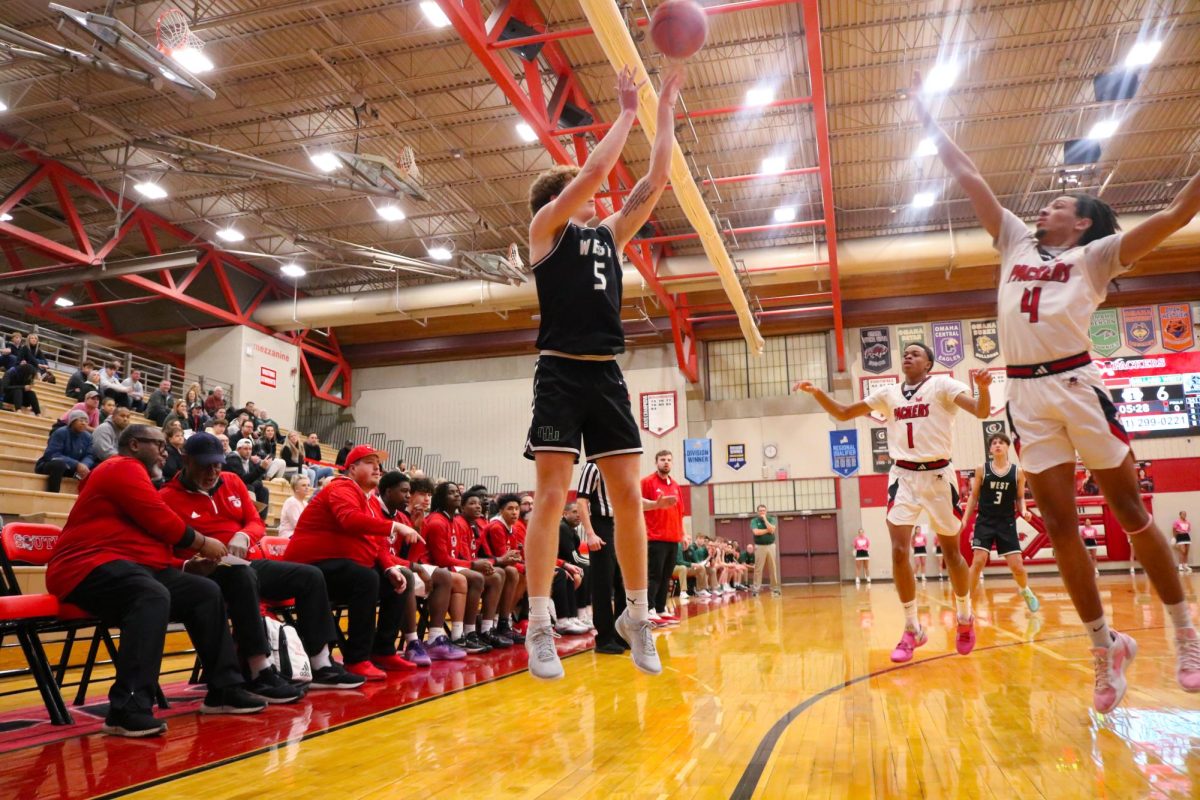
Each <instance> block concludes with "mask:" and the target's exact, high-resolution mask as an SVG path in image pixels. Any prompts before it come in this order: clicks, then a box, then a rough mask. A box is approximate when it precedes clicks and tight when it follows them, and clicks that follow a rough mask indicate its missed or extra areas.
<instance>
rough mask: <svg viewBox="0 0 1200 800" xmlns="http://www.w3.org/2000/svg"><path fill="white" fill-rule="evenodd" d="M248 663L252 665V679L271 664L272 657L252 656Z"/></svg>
mask: <svg viewBox="0 0 1200 800" xmlns="http://www.w3.org/2000/svg"><path fill="white" fill-rule="evenodd" d="M247 663H248V664H249V665H250V680H254V679H255V678H257V677H258V673H260V672H262V671H263V670H264V669H266V668H267V667H269V666H271V662H270V659H268V658H267V657H266V656H250V658H249V659H247Z"/></svg>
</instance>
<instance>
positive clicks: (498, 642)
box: [479, 629, 513, 650]
mask: <svg viewBox="0 0 1200 800" xmlns="http://www.w3.org/2000/svg"><path fill="white" fill-rule="evenodd" d="M479 638H480V639H482V640H483V641H484V642H486V643H487V644H489V645H491V648H492V649H493V650H507V649H508V648H510V647H512V646H513V640H512V639H510V638H508V637H507V636H505V635H504V634H502V633H500V632H499V631H497V630H494V629H493V630H490V631H486V632H480V634H479Z"/></svg>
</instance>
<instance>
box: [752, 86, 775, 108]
mask: <svg viewBox="0 0 1200 800" xmlns="http://www.w3.org/2000/svg"><path fill="white" fill-rule="evenodd" d="M774 99H775V87H774V86H755V87H754V88H753V89H750V90H749V91H747V92H746V105H748V106H765V105H766V104H767V103H769V102H771V101H772V100H774Z"/></svg>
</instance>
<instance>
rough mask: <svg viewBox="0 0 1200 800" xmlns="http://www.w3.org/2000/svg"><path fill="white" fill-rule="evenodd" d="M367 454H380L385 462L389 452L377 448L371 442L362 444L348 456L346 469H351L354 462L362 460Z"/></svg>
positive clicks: (379, 456) (381, 460)
mask: <svg viewBox="0 0 1200 800" xmlns="http://www.w3.org/2000/svg"><path fill="white" fill-rule="evenodd" d="M367 456H378V458H379V460H380V462H383V461H384V460H386V459H387V457H388V454H387V453H386V452H385V451H383V450H376V449H375V448H374V447H371V445H369V444H360V445H358V446H357V447H355V448H354V449H353V450H351V451H350V453H349V454H348V455H347V456H346V469H350V467H351V466H352V465H353V464H354V462H356V461H361V460H362V459H364V458H366V457H367Z"/></svg>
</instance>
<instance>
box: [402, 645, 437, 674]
mask: <svg viewBox="0 0 1200 800" xmlns="http://www.w3.org/2000/svg"><path fill="white" fill-rule="evenodd" d="M404 659H405V660H406V661H411V662H412V663H414V664H416V665H417V666H418V667H428V666H429V665H430V664H432V663H433V659H431V658H430V657H429V653H428V652H427V651H426V650H425V645H423V644H421V640H420V639H410V640H409V641H408V642H407V643H406V644H405V645H404Z"/></svg>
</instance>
